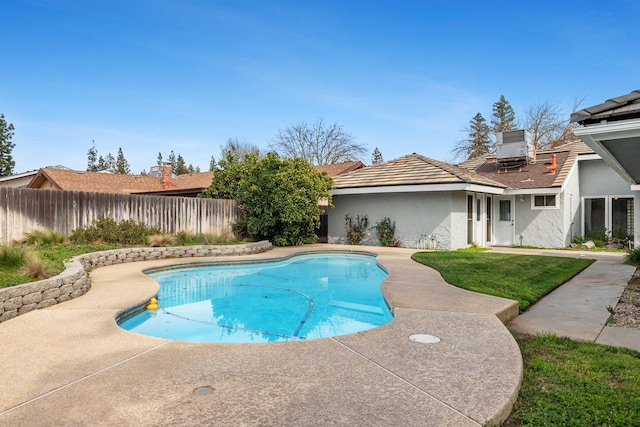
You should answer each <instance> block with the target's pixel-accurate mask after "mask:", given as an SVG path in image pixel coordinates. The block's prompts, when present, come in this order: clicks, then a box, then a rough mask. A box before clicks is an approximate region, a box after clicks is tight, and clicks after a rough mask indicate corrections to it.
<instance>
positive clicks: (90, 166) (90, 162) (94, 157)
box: [87, 141, 99, 172]
mask: <svg viewBox="0 0 640 427" xmlns="http://www.w3.org/2000/svg"><path fill="white" fill-rule="evenodd" d="M98 171H99V169H98V149H97V148H96V142H95V141H91V148H89V151H87V172H98Z"/></svg>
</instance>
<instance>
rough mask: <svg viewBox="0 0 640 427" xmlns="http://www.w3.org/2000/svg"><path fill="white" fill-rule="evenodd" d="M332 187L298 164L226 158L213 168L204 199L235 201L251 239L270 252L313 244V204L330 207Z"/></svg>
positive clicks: (271, 157)
mask: <svg viewBox="0 0 640 427" xmlns="http://www.w3.org/2000/svg"><path fill="white" fill-rule="evenodd" d="M332 185H333V181H332V180H331V178H329V176H327V175H326V174H325V173H320V172H318V171H317V170H316V169H315V167H313V165H312V164H310V163H309V162H307V161H306V160H304V159H301V158H295V159H291V158H281V157H280V156H279V155H278V154H276V153H269V154H267V155H266V156H265V157H262V158H258V156H257V154H256V153H248V154H246V155H245V156H244V157H243V159H235V158H234V156H233V154H230V153H229V154H228V156H227V157H226V158H225V159H223V160H221V161H220V162H219V163H218V168H217V169H216V170H215V171H214V178H213V183H212V185H211V187H210V188H209V190H207V191H206V192H205V193H204V196H209V197H223V198H231V199H235V200H237V201H238V202H239V203H240V205H241V206H242V210H243V214H244V220H243V222H244V226H245V227H246V231H247V232H248V233H249V235H251V236H252V237H254V238H256V239H268V240H270V241H271V242H272V243H273V244H274V245H276V246H286V245H300V244H303V243H305V242H310V241H314V240H315V239H316V235H315V230H316V229H317V228H318V226H319V225H320V214H321V213H322V211H321V209H320V208H319V207H318V200H320V199H328V200H329V203H330V202H331V195H330V194H329V189H330V188H331V187H332Z"/></svg>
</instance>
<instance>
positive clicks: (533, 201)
mask: <svg viewBox="0 0 640 427" xmlns="http://www.w3.org/2000/svg"><path fill="white" fill-rule="evenodd" d="M537 197H544V203H545V204H544V206H538V205H536V198H537ZM548 197H553V198H554V199H553V201H554V204H553V205H547V198H548ZM559 199H560V198H559V197H558V194H549V193H547V194H532V195H531V210H533V211H536V210H543V209H560V203H559Z"/></svg>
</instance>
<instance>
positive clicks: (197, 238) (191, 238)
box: [175, 231, 233, 246]
mask: <svg viewBox="0 0 640 427" xmlns="http://www.w3.org/2000/svg"><path fill="white" fill-rule="evenodd" d="M175 240H176V242H175V244H177V245H180V246H190V245H225V244H228V243H229V241H231V240H233V239H227V238H225V237H224V236H219V235H217V234H214V233H199V234H190V233H187V232H186V231H180V232H178V234H176V239H175Z"/></svg>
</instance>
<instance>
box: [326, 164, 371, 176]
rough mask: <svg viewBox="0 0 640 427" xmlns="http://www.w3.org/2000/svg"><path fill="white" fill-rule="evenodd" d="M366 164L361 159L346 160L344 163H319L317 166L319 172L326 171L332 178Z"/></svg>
mask: <svg viewBox="0 0 640 427" xmlns="http://www.w3.org/2000/svg"><path fill="white" fill-rule="evenodd" d="M364 167H365V165H364V163H362V162H361V161H356V162H344V163H336V164H333V165H318V166H316V170H317V171H318V172H326V173H327V175H329V176H330V177H331V178H333V177H335V176H338V175H342V174H345V173H347V172H351V171H354V170H357V169H362V168H364Z"/></svg>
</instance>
